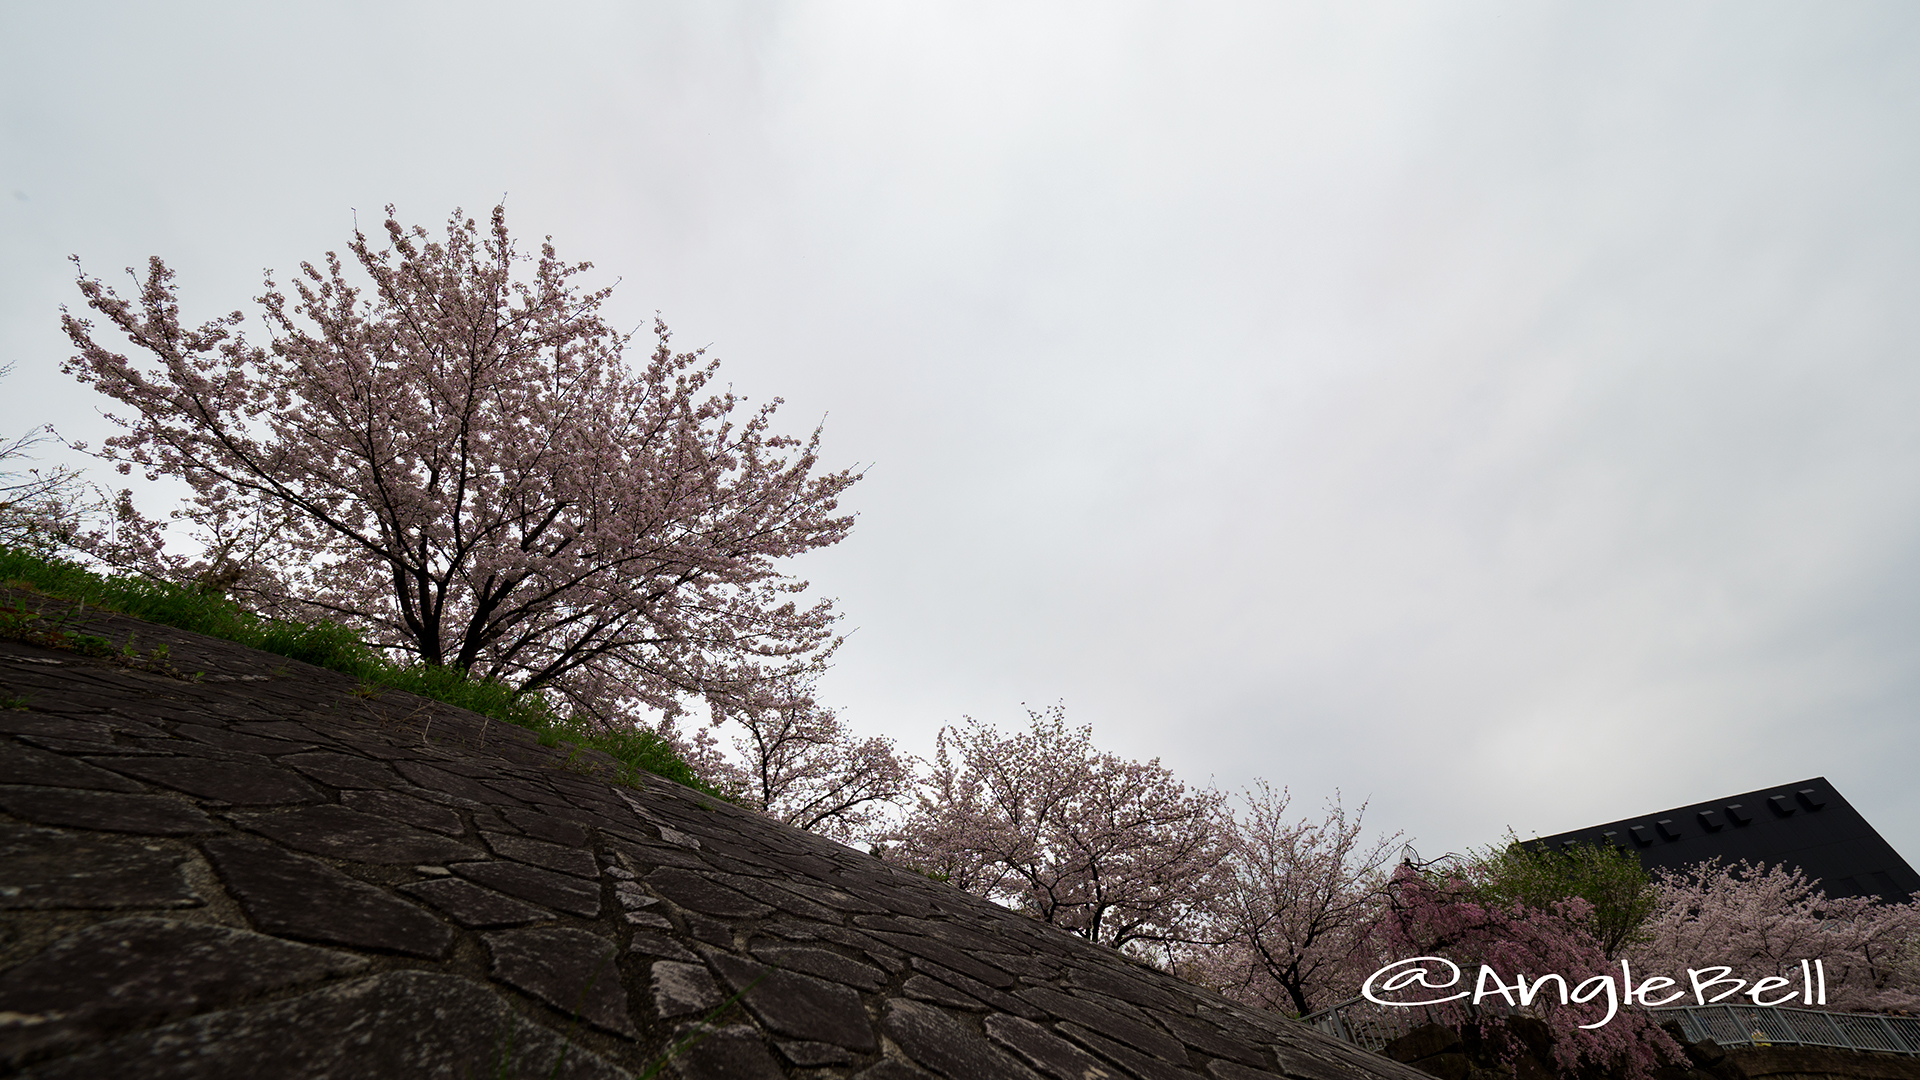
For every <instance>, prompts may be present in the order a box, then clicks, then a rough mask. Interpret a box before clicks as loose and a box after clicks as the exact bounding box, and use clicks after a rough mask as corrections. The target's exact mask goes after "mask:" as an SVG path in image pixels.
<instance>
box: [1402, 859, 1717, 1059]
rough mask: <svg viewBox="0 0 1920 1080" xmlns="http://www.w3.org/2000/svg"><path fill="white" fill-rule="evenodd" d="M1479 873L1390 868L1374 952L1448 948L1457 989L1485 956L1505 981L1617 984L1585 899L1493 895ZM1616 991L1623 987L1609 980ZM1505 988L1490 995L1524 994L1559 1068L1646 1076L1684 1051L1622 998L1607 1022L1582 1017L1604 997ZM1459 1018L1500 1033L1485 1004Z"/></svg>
mask: <svg viewBox="0 0 1920 1080" xmlns="http://www.w3.org/2000/svg"><path fill="white" fill-rule="evenodd" d="M1484 878H1485V870H1484V868H1483V867H1481V866H1479V865H1477V864H1476V863H1474V862H1472V861H1468V860H1460V861H1455V862H1451V863H1435V864H1428V865H1426V866H1415V865H1413V864H1411V863H1403V864H1402V865H1401V866H1400V867H1399V869H1397V870H1396V871H1395V872H1394V875H1393V879H1392V881H1391V882H1390V883H1389V886H1388V900H1387V903H1386V905H1385V907H1384V909H1383V911H1382V916H1381V918H1380V919H1379V920H1378V921H1377V922H1376V923H1375V925H1374V926H1373V928H1372V935H1373V940H1374V942H1375V947H1376V948H1377V949H1378V950H1379V953H1378V955H1380V956H1381V957H1382V958H1383V959H1387V960H1401V959H1405V958H1410V957H1417V956H1442V957H1445V958H1447V959H1448V960H1450V961H1452V962H1453V963H1455V964H1457V965H1459V967H1460V968H1461V970H1462V972H1463V973H1464V974H1463V982H1465V983H1466V984H1467V985H1464V986H1459V987H1453V988H1451V990H1452V991H1455V992H1457V991H1458V990H1460V989H1468V990H1473V989H1477V988H1478V987H1477V985H1475V982H1474V980H1475V974H1474V973H1477V972H1478V971H1479V970H1480V965H1483V964H1484V965H1487V966H1489V967H1491V968H1492V969H1493V970H1494V971H1495V972H1496V973H1497V974H1498V975H1499V976H1500V977H1501V978H1503V979H1505V980H1509V981H1508V982H1507V984H1506V985H1507V986H1508V987H1512V985H1513V982H1512V980H1517V979H1520V978H1522V977H1529V979H1530V980H1539V979H1541V978H1543V977H1544V976H1546V975H1549V974H1557V975H1560V976H1562V977H1563V978H1564V979H1565V981H1566V982H1567V984H1568V985H1569V986H1571V987H1574V988H1576V989H1577V988H1578V985H1579V984H1580V983H1581V982H1584V981H1585V980H1587V979H1590V978H1594V977H1597V976H1606V977H1608V978H1611V979H1613V980H1614V981H1615V984H1616V987H1617V984H1618V982H1619V981H1620V977H1621V976H1620V969H1619V967H1618V965H1615V964H1613V963H1612V962H1611V961H1609V960H1608V958H1607V955H1606V951H1605V950H1604V949H1603V948H1602V947H1601V944H1600V942H1599V940H1598V939H1597V938H1595V937H1594V935H1593V933H1592V930H1591V925H1592V924H1591V916H1592V905H1591V904H1590V903H1588V902H1587V901H1586V900H1583V899H1580V898H1578V897H1574V898H1570V899H1565V900H1557V901H1553V902H1552V903H1551V904H1549V905H1548V906H1547V907H1545V908H1536V907H1531V906H1529V905H1527V904H1522V903H1510V902H1504V901H1498V900H1490V899H1489V898H1488V896H1489V894H1488V890H1487V887H1486V885H1487V883H1486V881H1485V880H1484ZM1597 988H1598V986H1597V984H1596V989H1597ZM1489 989H1491V987H1489ZM1615 993H1616V995H1618V994H1619V993H1620V991H1619V990H1618V989H1617V988H1616V991H1615ZM1509 998H1510V999H1511V1000H1508V999H1503V998H1498V997H1496V998H1494V999H1493V1002H1494V1004H1496V1005H1508V1004H1524V1005H1525V1006H1526V1007H1527V1008H1529V1009H1530V1010H1531V1011H1532V1012H1533V1013H1534V1014H1535V1015H1537V1016H1538V1017H1539V1018H1540V1020H1541V1021H1543V1022H1544V1023H1545V1024H1546V1025H1547V1030H1548V1031H1549V1032H1550V1033H1551V1035H1552V1036H1553V1054H1554V1058H1555V1061H1556V1063H1557V1064H1558V1065H1559V1067H1560V1069H1561V1071H1562V1074H1563V1075H1568V1074H1573V1073H1575V1072H1577V1071H1579V1070H1582V1069H1586V1068H1594V1069H1597V1070H1603V1071H1604V1070H1609V1069H1614V1068H1620V1069H1624V1070H1625V1075H1627V1076H1631V1077H1645V1076H1649V1075H1651V1074H1652V1072H1653V1070H1655V1069H1657V1068H1660V1067H1661V1066H1662V1065H1665V1064H1667V1063H1668V1062H1671V1061H1678V1060H1682V1059H1681V1050H1680V1047H1679V1045H1678V1044H1677V1043H1675V1042H1674V1041H1673V1039H1672V1037H1671V1036H1669V1035H1668V1034H1667V1033H1666V1032H1665V1031H1662V1030H1661V1029H1660V1028H1659V1026H1658V1025H1657V1024H1656V1023H1655V1022H1654V1018H1653V1016H1652V1014H1650V1013H1647V1012H1644V1011H1641V1010H1637V1009H1628V1008H1625V1007H1624V1003H1622V1005H1623V1007H1622V1008H1620V1009H1619V1011H1618V1012H1617V1013H1616V1014H1615V1015H1614V1016H1613V1018H1612V1019H1611V1020H1608V1021H1607V1022H1606V1023H1604V1024H1601V1025H1600V1026H1597V1027H1583V1026H1582V1025H1585V1024H1592V1023H1595V1022H1597V1021H1599V1020H1601V1019H1603V1017H1604V1016H1605V1012H1604V1008H1605V1003H1604V1001H1603V1000H1602V999H1600V998H1598V997H1596V998H1594V999H1593V1000H1591V1001H1588V1002H1586V1003H1584V1004H1574V1003H1572V1002H1568V1003H1565V1004H1563V1003H1562V1002H1561V1001H1560V998H1559V995H1558V992H1557V988H1556V987H1554V986H1553V985H1551V984H1548V985H1547V986H1546V987H1544V988H1543V992H1541V993H1540V994H1538V995H1537V996H1534V997H1532V999H1531V1003H1526V1002H1523V1001H1521V1000H1520V998H1519V995H1518V994H1517V993H1513V992H1511V991H1510V993H1509ZM1470 1000H1471V999H1469V1001H1470ZM1483 1000H1485V999H1483ZM1464 1022H1465V1023H1468V1024H1477V1025H1479V1026H1480V1027H1481V1030H1482V1032H1483V1034H1485V1035H1487V1036H1488V1037H1490V1038H1493V1039H1495V1040H1498V1039H1499V1038H1500V1031H1499V1027H1498V1025H1497V1023H1496V1017H1494V1016H1493V1015H1492V1014H1491V1013H1489V1012H1488V1011H1485V1010H1481V1011H1478V1012H1474V1011H1467V1012H1466V1013H1465V1017H1464Z"/></svg>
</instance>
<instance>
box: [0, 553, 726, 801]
mask: <svg viewBox="0 0 1920 1080" xmlns="http://www.w3.org/2000/svg"><path fill="white" fill-rule="evenodd" d="M0 583H4V584H7V585H13V586H17V587H25V588H28V589H32V590H33V591H35V592H39V593H43V594H45V595H47V596H51V597H54V598H56V599H60V600H68V601H72V602H75V603H80V604H85V605H89V606H91V607H95V608H99V609H101V610H102V611H111V612H115V613H118V614H121V615H126V616H129V617H131V618H135V619H141V620H144V621H146V622H150V623H159V624H161V625H163V626H171V627H175V628H177V629H180V630H190V631H193V632H194V633H197V634H205V635H207V636H208V637H215V638H220V639H221V640H223V641H232V642H236V643H238V644H241V645H245V646H248V647H249V648H254V649H259V650H261V651H262V652H270V653H274V654H276V655H279V656H285V657H288V658H289V659H293V660H300V661H303V662H305V663H309V664H312V665H314V666H315V667H323V668H327V669H329V670H332V671H338V672H342V673H344V674H347V675H352V676H353V677H354V678H356V679H359V680H360V681H361V682H362V683H364V684H366V685H367V686H369V687H372V688H378V689H393V690H404V691H406V692H408V693H413V694H418V695H420V696H421V697H424V698H431V699H433V700H434V701H441V702H445V703H446V704H448V705H454V706H457V707H459V708H462V709H469V710H471V711H473V712H477V713H480V714H481V715H483V716H490V717H492V718H494V719H495V720H499V721H502V722H505V723H509V724H515V725H517V726H520V727H524V728H529V729H531V730H533V731H534V732H537V733H538V734H539V736H540V741H541V743H542V744H544V745H547V746H554V745H557V744H558V743H560V742H562V741H566V742H571V743H574V744H576V745H578V746H581V747H585V748H588V749H592V750H599V751H601V752H603V753H605V754H607V755H609V756H611V757H612V758H613V759H614V760H615V761H618V762H620V764H621V766H622V767H623V771H624V772H625V775H623V776H620V777H617V779H620V780H621V781H622V782H626V783H631V782H632V781H633V779H634V775H633V771H634V770H644V771H646V772H650V773H653V774H654V775H656V776H663V777H666V778H667V779H669V780H673V781H676V782H678V783H682V784H685V785H687V786H688V787H690V788H693V789H695V790H696V791H702V792H705V793H706V794H709V795H714V796H718V797H722V798H724V797H725V796H724V795H723V794H722V793H721V792H720V791H719V790H718V789H716V788H715V787H714V786H713V785H712V784H710V783H708V782H707V781H706V780H705V779H704V778H703V777H700V776H697V775H695V773H694V771H693V769H692V768H691V767H690V766H688V765H687V763H686V762H685V761H684V760H682V759H681V757H680V756H679V755H678V754H677V753H675V752H674V749H673V747H672V746H671V745H670V744H669V743H668V742H667V741H666V740H665V739H662V738H661V737H660V736H659V735H656V734H655V733H653V732H651V731H647V730H645V729H641V728H634V729H630V730H624V731H598V730H594V729H592V728H589V727H587V726H586V725H584V724H582V723H579V722H577V721H574V720H571V719H563V718H561V717H560V716H559V715H557V714H556V713H555V712H554V711H553V706H552V704H551V703H550V702H548V701H547V699H546V698H545V697H543V696H542V695H540V694H538V693H533V694H518V693H515V692H514V690H513V688H512V687H510V686H506V685H504V684H502V683H498V682H492V681H489V680H483V679H474V678H469V677H468V675H467V673H466V672H465V671H462V670H461V669H459V668H449V667H437V666H432V665H427V664H408V665H402V664H396V663H394V662H393V661H391V660H389V659H387V658H386V657H385V656H384V655H382V654H381V653H380V651H379V650H378V649H375V648H374V647H372V646H370V645H368V644H367V643H366V641H365V639H363V638H362V637H361V636H360V634H359V632H358V631H356V630H354V629H353V628H352V627H348V626H342V625H340V624H338V623H332V622H325V621H319V622H300V621H296V620H290V619H268V618H261V617H260V616H257V615H254V614H252V613H251V612H248V611H246V610H244V609H242V608H241V607H240V606H239V605H237V604H235V603H234V602H233V601H231V600H228V599H226V598H225V597H222V596H218V595H216V594H212V593H204V592H200V591H199V590H197V589H191V588H188V587H186V586H182V585H172V584H167V583H164V582H157V581H149V580H147V579H145V578H138V577H131V576H126V575H114V576H111V577H103V576H101V575H100V574H97V573H95V572H94V571H92V570H89V569H87V568H86V567H84V566H81V565H80V564H78V563H74V562H68V561H66V560H64V559H54V558H47V557H43V556H41V555H38V554H35V553H33V552H29V551H22V550H19V549H17V548H6V547H0Z"/></svg>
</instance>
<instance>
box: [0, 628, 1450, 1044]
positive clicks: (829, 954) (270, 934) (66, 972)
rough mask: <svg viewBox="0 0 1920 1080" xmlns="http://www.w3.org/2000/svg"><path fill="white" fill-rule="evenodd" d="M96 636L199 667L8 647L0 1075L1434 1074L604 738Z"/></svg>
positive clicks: (213, 646)
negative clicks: (769, 812)
mask: <svg viewBox="0 0 1920 1080" xmlns="http://www.w3.org/2000/svg"><path fill="white" fill-rule="evenodd" d="M84 625H85V628H86V629H87V630H88V632H91V633H95V634H99V635H101V636H104V637H107V638H108V639H109V640H112V641H114V642H116V643H119V642H120V641H122V640H124V639H126V638H127V637H128V635H129V634H131V635H132V636H133V640H134V645H135V648H136V650H137V651H146V650H151V649H152V648H153V647H154V646H156V645H162V644H164V645H166V646H167V648H168V660H169V662H170V663H171V664H172V665H173V667H175V668H177V669H178V670H179V671H180V672H183V673H186V674H188V675H194V674H197V675H198V678H197V679H188V678H178V677H169V676H166V675H161V674H155V673H152V672H148V671H142V670H136V669H133V668H130V667H128V666H125V665H123V664H119V663H113V662H109V661H106V660H98V659H90V658H86V657H83V656H80V655H78V654H76V653H71V652H63V651H56V650H50V649H42V648H38V647H35V646H31V645H25V644H20V643H17V642H4V641H0V698H4V699H6V700H7V701H8V702H9V703H11V704H12V705H14V706H15V707H9V708H0V1074H8V1075H11V1074H18V1075H20V1076H23V1077H30V1078H38V1080H48V1078H54V1077H88V1078H97V1077H103V1076H120V1077H129V1078H145V1077H181V1078H186V1077H253V1076H270V1077H322V1076H333V1077H355V1078H369V1077H395V1078H399V1077H406V1078H414V1077H444V1078H448V1080H481V1078H501V1077H528V1078H534V1077H547V1076H559V1077H573V1078H580V1077H635V1076H641V1075H645V1074H646V1072H647V1070H648V1069H650V1068H653V1067H654V1066H656V1065H658V1064H660V1063H661V1062H662V1061H663V1059H664V1060H665V1065H664V1067H663V1069H662V1075H668V1076H678V1077H682V1078H686V1080H708V1078H711V1080H753V1078H758V1077H769V1078H770V1077H822V1078H825V1077H833V1078H842V1077H859V1078H862V1080H915V1078H919V1080H924V1078H927V1077H945V1078H948V1080H1001V1078H1027V1077H1044V1078H1048V1080H1099V1078H1102V1077H1113V1078H1120V1077H1134V1078H1140V1080H1161V1078H1175V1077H1180V1078H1206V1080H1241V1078H1249V1077H1263V1076H1264V1077H1280V1076H1285V1077H1291V1078H1294V1080H1335V1078H1374V1077H1378V1078H1397V1080H1411V1078H1414V1077H1420V1076H1423V1075H1424V1074H1422V1073H1418V1072H1415V1071H1413V1070H1412V1069H1410V1068H1408V1067H1406V1066H1403V1065H1399V1064H1397V1063H1395V1062H1392V1061H1388V1060H1386V1059H1384V1058H1381V1057H1376V1056H1373V1055H1370V1054H1366V1053H1363V1052H1361V1051H1359V1050H1356V1049H1354V1048H1352V1047H1350V1046H1347V1045H1346V1044H1343V1043H1340V1042H1337V1041H1335V1040H1332V1039H1329V1038H1326V1037H1324V1036H1322V1035H1320V1034H1319V1033H1317V1032H1315V1031H1312V1030H1310V1029H1308V1028H1306V1027H1304V1026H1302V1025H1300V1024H1298V1023H1297V1022H1294V1021H1291V1020H1287V1019H1285V1018H1282V1017H1279V1016H1275V1015H1272V1014H1268V1013H1263V1012H1260V1011H1257V1010H1254V1009H1250V1008H1246V1007H1243V1006H1239V1005H1235V1004H1233V1003H1231V1002H1228V1001H1226V1000H1225V999H1223V998H1220V997H1218V996H1215V995H1213V994H1210V993H1207V992H1205V991H1203V990H1200V989H1197V988H1195V987H1192V986H1188V985H1186V984H1184V983H1181V982H1179V981H1177V980H1175V979H1172V978H1170V977H1168V976H1166V975H1164V974H1161V973H1160V972H1157V971H1154V970H1151V969H1149V968H1146V967H1142V966H1139V965H1136V964H1134V963H1131V962H1129V961H1127V960H1126V959H1124V958H1123V957H1121V956H1119V955H1117V954H1116V953H1114V952H1112V951H1110V950H1107V949H1103V948H1099V947H1096V946H1093V945H1090V944H1088V943H1086V942H1084V941H1081V940H1079V939H1078V938H1075V937H1073V936H1071V935H1069V934H1066V933H1064V932H1061V931H1059V930H1056V929H1054V928H1052V927H1048V926H1045V925H1043V924H1041V923H1038V922H1036V921H1034V920H1031V919H1028V918H1026V917H1024V916H1021V915H1019V914H1016V913H1014V912H1011V911H1007V910H1005V909H1003V908H1000V907H998V906H996V905H993V904H991V903H987V902H985V901H982V900H979V899H977V898H974V897H971V896H968V895H966V894H964V893H961V892H959V891H958V890H955V889H953V888H950V887H949V886H946V885H944V884H941V883H939V882H936V881H931V880H928V879H927V878H925V877H922V876H920V875H917V874H914V873H912V872H910V871H907V870H905V869H902V868H899V867H895V866H890V865H888V864H887V863H885V862H883V861H881V860H879V859H877V858H874V857H873V856H871V855H868V854H866V853H863V852H860V851H855V850H853V849H850V848H847V847H843V846H841V845H839V844H836V843H833V842H832V841H829V840H826V839H824V838H821V837H818V836H814V835H812V834H809V833H805V832H800V831H797V830H794V829H791V828H788V827H786V826H783V825H780V824H778V823H775V822H772V821H770V820H768V819H766V818H763V817H761V816H759V815H757V814H754V813H751V812H749V811H746V810H742V809H740V808H738V807H734V806H731V805H728V804H726V803H724V802H719V801H716V800H714V799H711V798H708V797H706V796H703V795H700V794H698V793H696V792H693V791H690V790H688V789H686V788H684V787H681V786H679V785H676V784H673V783H670V782H668V781H665V780H662V779H659V778H657V777H652V776H643V777H640V778H639V779H638V780H637V781H636V782H635V783H634V784H633V785H631V786H628V785H622V784H619V783H615V782H614V777H615V770H614V763H613V762H612V761H611V760H610V759H608V758H606V757H604V756H603V755H599V754H596V753H592V752H588V751H582V750H578V749H576V748H574V747H571V746H568V745H565V744H563V745H561V746H558V747H543V746H541V745H539V744H538V742H537V741H536V740H535V739H534V738H533V736H532V735H530V734H529V733H528V732H525V731H523V730H520V729H518V728H513V727H510V726H507V725H503V724H500V723H496V722H490V721H488V720H486V719H485V718H483V717H480V716H477V715H474V714H472V713H468V712H465V711H462V710H459V709H454V708H451V707H449V706H445V705H440V704H438V703H434V702H428V701H425V700H422V699H419V698H416V697H413V696H411V695H408V694H403V693H395V692H386V693H381V694H377V695H372V696H368V695H367V694H365V693H364V692H362V691H361V689H360V688H359V687H358V686H357V685H356V684H355V682H354V680H352V679H351V678H349V677H347V676H344V675H340V674H337V673H334V672H330V671H324V670H321V669H318V668H313V667H310V666H308V665H305V664H301V663H298V662H295V661H290V660H286V659H283V658H281V657H277V656H272V655H269V654H265V653H259V652H255V651H252V650H249V649H245V648H242V647H240V646H237V645H233V644H230V643H226V642H220V641H216V640H213V639H210V638H205V637H201V636H199V635H195V634H189V633H186V632H183V631H177V630H171V629H167V628H163V627H157V626H151V625H148V624H145V623H140V622H136V621H134V620H130V619H124V618H120V617H101V616H98V615H92V616H90V617H88V618H87V619H86V620H85V623H84ZM676 1048H678V1049H677V1050H676Z"/></svg>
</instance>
